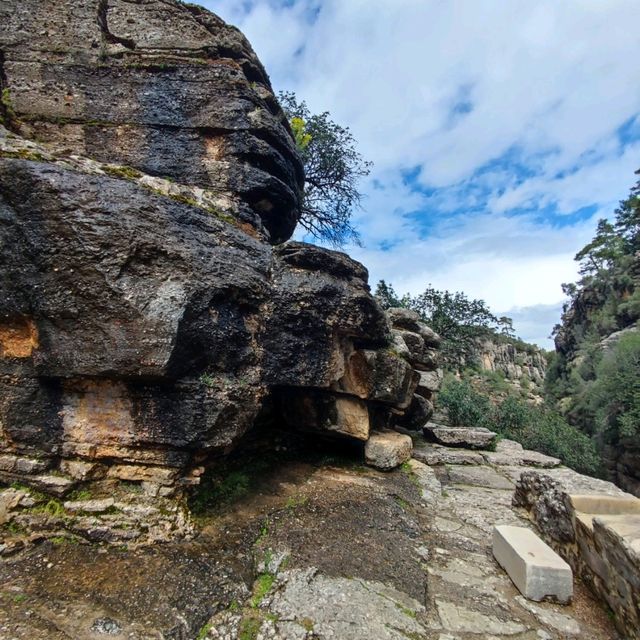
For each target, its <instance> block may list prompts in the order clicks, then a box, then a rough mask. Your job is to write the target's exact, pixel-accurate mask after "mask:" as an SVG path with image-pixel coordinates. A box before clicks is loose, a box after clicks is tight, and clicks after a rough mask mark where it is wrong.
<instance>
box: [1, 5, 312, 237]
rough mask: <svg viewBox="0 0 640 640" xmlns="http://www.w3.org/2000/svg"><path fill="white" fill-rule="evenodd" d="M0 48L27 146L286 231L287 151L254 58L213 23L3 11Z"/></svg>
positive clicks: (207, 17)
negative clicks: (130, 174) (201, 195)
mask: <svg viewBox="0 0 640 640" xmlns="http://www.w3.org/2000/svg"><path fill="white" fill-rule="evenodd" d="M0 49H1V57H0V62H1V63H2V69H1V75H2V83H3V88H4V89H5V97H6V99H5V100H4V102H5V103H7V104H6V105H5V106H7V107H9V108H10V110H11V112H12V118H13V120H15V121H19V123H20V131H21V132H22V133H23V135H25V136H26V137H28V138H34V139H39V140H41V141H44V142H48V143H50V144H51V145H52V146H53V147H54V148H55V149H57V150H60V151H63V152H66V153H75V154H80V155H85V156H89V157H91V158H95V159H97V160H100V161H103V162H114V163H118V164H121V165H127V166H130V167H134V168H136V169H139V170H140V171H142V172H144V173H147V174H150V175H154V176H163V177H169V178H171V179H173V180H175V181H176V182H179V183H187V184H192V185H197V186H199V187H201V188H203V189H207V190H210V191H212V192H213V193H214V194H215V196H216V199H217V206H218V207H219V208H220V209H222V210H225V211H227V212H229V213H231V214H232V215H234V216H236V217H238V218H239V219H240V220H243V221H246V222H248V223H250V224H252V225H253V226H254V227H256V228H257V229H258V231H259V232H260V233H261V234H263V235H264V236H265V237H268V238H270V239H271V240H272V241H273V242H282V241H283V240H286V239H287V238H288V237H289V236H290V235H291V233H292V232H293V228H294V227H295V224H296V218H297V208H298V205H299V192H300V186H301V183H302V180H303V173H302V166H301V163H300V159H299V158H298V155H297V153H296V151H295V144H294V142H293V139H292V137H291V135H290V134H289V131H288V125H287V123H286V121H285V118H284V116H283V113H282V111H281V109H280V107H279V105H278V103H277V101H276V99H275V98H274V96H273V93H272V89H271V85H270V83H269V79H268V77H267V74H266V72H265V70H264V68H263V67H262V65H261V64H260V62H259V60H258V59H257V57H256V55H255V53H254V52H253V50H252V49H251V46H250V45H249V43H248V42H247V40H246V39H245V38H244V36H243V35H242V34H241V33H240V32H239V31H238V30H237V29H235V28H233V27H231V26H229V25H227V24H225V23H224V22H223V21H222V20H220V19H219V18H218V17H217V16H215V15H213V14H211V13H209V12H207V11H205V10H204V9H202V8H200V7H196V6H192V5H186V4H182V3H179V2H175V1H173V0H135V1H131V0H82V1H81V2H68V1H66V2H65V1H63V0H44V1H42V0H26V1H17V0H9V1H7V2H3V3H2V5H1V6H0ZM9 105H10V106H9ZM5 115H6V114H5Z"/></svg>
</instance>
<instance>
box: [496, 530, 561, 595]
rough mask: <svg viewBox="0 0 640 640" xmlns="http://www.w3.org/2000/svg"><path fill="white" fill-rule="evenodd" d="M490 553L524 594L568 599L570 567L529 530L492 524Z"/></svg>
mask: <svg viewBox="0 0 640 640" xmlns="http://www.w3.org/2000/svg"><path fill="white" fill-rule="evenodd" d="M493 555H494V557H495V559H496V560H497V561H498V564H500V566H501V567H502V568H503V569H504V570H505V571H506V572H507V574H508V575H509V577H510V578H511V580H512V581H513V583H514V584H515V585H516V587H518V589H519V591H520V592H521V593H522V595H523V596H525V597H526V598H529V599H530V600H535V601H537V602H540V601H541V600H545V599H551V600H555V601H557V602H562V603H568V602H570V601H571V598H572V596H573V572H572V571H571V567H570V566H569V565H568V564H567V563H566V562H565V561H564V560H563V559H562V558H561V557H560V556H559V555H558V554H557V553H556V552H555V551H554V550H553V549H552V548H551V547H550V546H548V545H547V544H545V543H544V542H543V541H542V540H540V538H538V536H537V535H536V534H535V533H534V532H533V531H531V530H529V529H525V528H523V527H513V526H508V525H501V526H497V527H495V528H494V529H493Z"/></svg>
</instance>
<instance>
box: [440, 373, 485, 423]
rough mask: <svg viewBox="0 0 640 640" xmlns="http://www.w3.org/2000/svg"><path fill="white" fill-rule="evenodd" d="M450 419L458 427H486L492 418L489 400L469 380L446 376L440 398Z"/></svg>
mask: <svg viewBox="0 0 640 640" xmlns="http://www.w3.org/2000/svg"><path fill="white" fill-rule="evenodd" d="M438 399H439V402H440V404H441V405H442V406H443V407H445V408H446V409H447V412H448V414H449V419H450V420H451V423H452V424H453V425H454V426H458V427H484V426H488V425H487V421H488V420H489V419H490V416H491V402H490V401H489V398H487V397H486V396H484V395H482V394H481V393H478V392H477V391H476V390H475V389H474V388H473V387H472V386H471V384H470V383H469V382H468V381H467V380H458V379H456V378H455V377H454V376H452V375H449V376H446V377H445V379H444V382H443V385H442V389H441V391H440V395H439V396H438Z"/></svg>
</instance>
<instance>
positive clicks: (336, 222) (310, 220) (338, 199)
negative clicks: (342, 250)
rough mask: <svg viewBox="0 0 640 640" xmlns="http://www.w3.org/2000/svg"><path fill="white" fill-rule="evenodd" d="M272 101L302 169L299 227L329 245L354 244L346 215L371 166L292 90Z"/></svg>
mask: <svg viewBox="0 0 640 640" xmlns="http://www.w3.org/2000/svg"><path fill="white" fill-rule="evenodd" d="M278 98H279V100H280V104H281V105H282V108H283V110H284V112H285V114H286V116H287V118H288V119H289V123H290V124H291V129H292V131H293V135H294V137H295V140H296V144H297V146H298V151H299V152H300V155H301V157H302V162H303V165H304V172H305V184H304V192H303V199H302V207H301V212H300V219H299V222H300V224H301V225H302V226H303V227H304V228H305V229H306V230H307V231H308V232H309V233H310V234H311V235H313V236H314V237H316V238H318V239H320V240H325V241H328V242H329V243H330V244H332V245H334V246H343V245H344V244H345V243H346V242H348V241H350V240H351V241H355V242H359V235H358V232H357V231H356V229H355V228H354V227H353V226H352V224H351V216H352V214H353V211H354V209H357V208H358V207H360V204H361V200H362V194H361V193H360V192H359V191H358V181H359V179H360V178H363V177H365V176H367V175H369V172H370V170H371V166H372V164H371V163H370V162H366V161H365V160H363V158H362V156H361V155H360V154H359V153H358V152H357V151H356V141H355V139H354V137H353V135H352V134H351V131H350V130H349V129H348V128H347V127H342V126H340V125H339V124H337V123H335V122H334V121H333V120H331V117H330V114H329V112H327V111H325V112H324V113H320V114H311V112H310V111H309V109H308V107H307V104H306V103H305V102H304V101H302V102H298V99H297V98H296V96H295V94H294V93H292V92H281V93H280V94H279V96H278Z"/></svg>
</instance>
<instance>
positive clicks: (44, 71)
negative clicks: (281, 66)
mask: <svg viewBox="0 0 640 640" xmlns="http://www.w3.org/2000/svg"><path fill="white" fill-rule="evenodd" d="M0 25H2V26H1V27H0V51H1V53H2V55H1V56H0V61H1V62H2V73H1V74H0V77H1V79H2V89H3V112H2V115H3V119H4V122H5V124H6V125H7V127H8V128H9V129H7V128H5V127H1V128H0V243H1V245H2V254H1V256H0V261H1V262H0V267H1V269H0V480H2V481H3V482H4V483H6V484H12V485H14V488H15V492H14V493H13V494H10V495H9V496H5V497H6V503H7V504H9V505H10V508H7V509H5V515H4V516H3V519H4V523H5V524H8V525H11V523H12V522H13V523H14V524H15V525H16V526H18V527H24V528H27V529H29V530H34V531H36V532H37V536H42V535H46V532H47V531H49V532H50V535H57V534H58V533H59V532H60V531H63V532H64V531H66V532H67V533H69V534H70V535H80V536H85V537H87V538H88V539H91V540H100V541H105V542H114V543H120V542H121V541H123V540H125V541H127V542H129V543H143V542H152V541H156V540H158V539H162V538H167V537H171V536H184V535H190V532H191V530H192V527H191V526H190V524H189V518H188V514H186V512H185V511H184V508H183V506H182V505H183V503H182V498H183V496H184V495H185V493H187V492H188V491H189V490H190V488H191V487H193V486H194V485H197V484H198V483H199V482H200V479H201V477H202V474H203V473H204V472H205V469H206V468H208V467H210V466H215V465H216V464H218V463H219V461H220V459H221V458H223V457H224V456H225V455H227V454H228V453H229V452H230V451H231V450H233V449H234V447H236V446H237V444H238V442H239V441H240V439H241V438H242V437H243V436H244V434H245V433H247V431H249V430H250V429H253V430H255V431H256V432H259V431H260V430H261V429H263V428H264V427H265V425H268V424H271V423H273V422H281V423H282V424H283V425H286V426H287V428H288V429H289V430H290V431H292V432H298V431H306V432H310V433H313V434H315V435H316V436H317V437H335V438H343V439H346V440H350V441H353V442H360V443H365V442H366V441H367V440H368V439H369V437H370V434H371V433H372V432H373V431H384V430H385V429H388V428H389V427H391V426H393V425H395V424H400V425H402V426H404V427H406V428H410V429H411V428H412V429H418V428H420V427H421V426H422V425H423V424H424V423H425V422H426V421H427V420H428V418H429V417H430V415H431V413H432V412H433V404H432V399H433V394H434V392H435V390H436V389H437V387H438V384H439V376H438V375H437V374H436V373H435V372H436V367H437V347H438V344H439V338H438V337H437V336H436V335H435V334H434V333H433V332H432V331H431V330H429V329H428V327H426V326H425V325H423V324H422V323H421V322H419V319H418V317H417V316H415V314H411V313H408V312H405V311H403V310H391V311H390V312H389V315H388V316H387V315H385V313H384V312H383V311H382V310H381V308H380V307H379V306H378V304H377V303H376V301H375V300H374V298H373V297H372V295H371V293H370V290H369V286H368V283H367V279H368V274H367V271H366V269H365V268H364V267H363V266H362V265H361V264H359V263H357V262H355V261H354V260H351V259H350V258H349V257H348V256H346V255H345V254H342V253H338V252H334V251H329V250H326V249H322V248H319V247H314V246H311V245H307V244H304V243H298V242H290V243H288V244H278V243H280V242H282V241H283V240H286V239H287V238H288V237H289V236H290V235H291V233H292V231H293V227H294V226H295V222H296V220H297V215H298V209H297V208H298V204H299V191H300V186H301V182H302V173H301V169H300V160H299V158H298V155H297V152H296V148H295V144H294V141H293V136H292V134H291V132H290V130H289V126H288V124H287V122H286V120H285V118H284V116H283V114H282V111H281V110H280V107H279V106H278V104H277V101H276V100H275V98H274V96H273V94H272V91H271V87H270V84H269V81H268V78H267V76H266V74H265V72H264V70H263V68H262V66H261V65H260V63H259V61H258V60H257V58H256V57H255V54H254V53H253V51H252V50H251V47H250V45H249V44H248V43H247V41H246V40H245V39H244V37H243V36H242V35H241V34H240V33H239V32H238V31H237V30H236V29H234V28H232V27H229V26H228V25H225V24H224V23H223V22H222V21H221V20H220V19H218V18H217V17H216V16H214V15H212V14H210V13H208V12H206V11H205V10H203V9H200V8H197V7H192V6H187V5H183V4H181V3H178V2H174V1H170V0H152V1H146V0H145V1H142V0H140V1H133V2H125V1H123V0H99V1H98V0H88V1H87V2H83V3H81V4H80V5H78V4H77V3H69V2H59V1H53V0H49V1H47V2H44V3H42V2H36V1H35V0H29V1H27V2H17V1H16V2H6V3H4V4H3V5H2V7H1V8H0ZM401 449H402V447H401ZM402 450H403V451H404V453H402V454H401V455H400V457H398V458H397V461H396V464H399V463H400V462H402V460H403V459H404V458H406V456H407V455H408V452H407V450H406V447H405V448H404V449H402ZM383 457H384V456H383ZM369 459H370V461H371V462H372V463H375V456H374V457H370V458H369ZM385 464H388V463H385ZM111 499H113V503H111V502H110V500H111ZM83 500H84V501H85V502H84V503H83V504H77V503H78V502H82V501H83ZM16 510H17V511H18V512H19V513H18V514H17V515H15V514H14V515H12V516H10V517H9V516H7V515H6V514H7V513H9V512H11V513H14V512H15V511H16Z"/></svg>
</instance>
